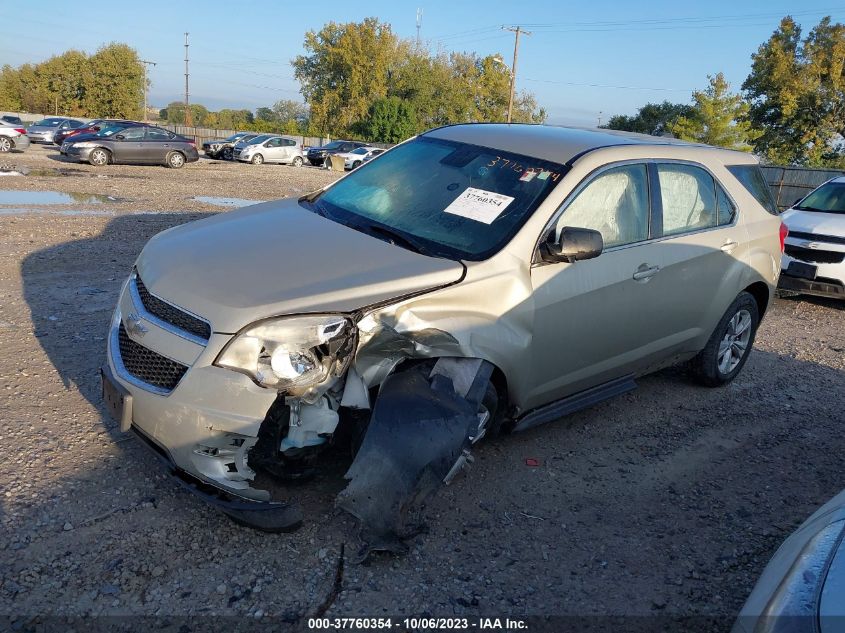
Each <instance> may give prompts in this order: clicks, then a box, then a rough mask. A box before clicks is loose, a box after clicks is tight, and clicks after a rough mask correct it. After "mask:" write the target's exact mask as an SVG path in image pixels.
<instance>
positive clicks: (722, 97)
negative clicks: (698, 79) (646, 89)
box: [669, 73, 760, 152]
mask: <svg viewBox="0 0 845 633" xmlns="http://www.w3.org/2000/svg"><path fill="white" fill-rule="evenodd" d="M708 79H709V80H710V85H709V86H708V87H707V88H706V89H704V90H700V91H696V92H693V93H692V99H693V102H694V103H695V105H694V106H693V109H692V112H691V113H690V114H689V115H687V116H681V117H678V118H677V119H676V120H675V122H674V123H670V124H669V131H670V132H672V133H673V134H674V135H675V136H677V137H678V138H680V139H683V140H685V141H694V142H696V143H705V144H707V145H715V146H717V147H727V148H729V149H736V150H741V151H744V152H750V151H751V149H752V147H751V143H752V142H753V141H754V140H755V139H756V138H757V137H759V136H760V133H759V132H757V131H756V130H753V129H752V128H751V123H750V122H749V121H748V120H747V116H748V104H747V103H745V102H744V101H743V100H742V97H741V96H739V95H737V94H732V93H731V92H730V84H728V82H727V81H726V80H725V76H724V75H723V74H722V73H719V74H718V75H716V76H715V77H711V76H708Z"/></svg>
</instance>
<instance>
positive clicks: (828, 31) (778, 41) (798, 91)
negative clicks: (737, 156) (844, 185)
mask: <svg viewBox="0 0 845 633" xmlns="http://www.w3.org/2000/svg"><path fill="white" fill-rule="evenodd" d="M751 59H752V65H751V72H750V74H749V75H748V77H747V78H746V80H745V82H744V83H743V84H742V88H743V91H744V93H745V97H746V99H747V100H748V102H749V104H750V110H749V114H748V118H749V120H750V121H751V123H752V124H753V125H754V126H755V127H756V128H759V129H760V130H761V131H762V134H761V136H760V137H759V138H758V139H757V140H756V141H755V144H754V147H755V150H756V151H757V152H759V153H760V154H762V155H763V156H765V157H766V158H767V159H768V160H770V161H772V162H775V163H781V164H802V165H810V166H825V165H834V166H835V165H841V164H842V162H843V160H845V156H844V155H843V152H842V147H841V141H842V137H843V135H845V75H844V74H843V64H844V63H845V26H843V25H842V24H833V23H832V22H831V20H830V18H829V17H826V18H824V19H822V20H821V22H819V24H818V25H817V26H816V27H815V28H814V29H813V30H812V31H811V32H810V34H809V35H808V36H807V37H806V38H804V39H803V40H802V39H801V27H800V26H799V25H798V24H796V22H795V21H794V20H793V19H792V18H791V17H789V16H787V17H785V18H783V20H781V22H780V25H779V26H778V28H777V29H776V30H775V31H774V33H772V35H771V37H770V38H769V39H768V40H767V41H766V42H764V43H763V44H762V45H761V46H760V47H759V48H758V49H757V52H756V53H754V54H753V55H752V56H751Z"/></svg>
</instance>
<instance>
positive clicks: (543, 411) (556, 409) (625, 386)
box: [513, 374, 637, 432]
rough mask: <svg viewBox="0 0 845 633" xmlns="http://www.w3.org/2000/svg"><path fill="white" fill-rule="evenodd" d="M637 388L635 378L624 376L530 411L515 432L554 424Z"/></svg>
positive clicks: (517, 425) (517, 424) (519, 421)
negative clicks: (567, 416) (554, 421)
mask: <svg viewBox="0 0 845 633" xmlns="http://www.w3.org/2000/svg"><path fill="white" fill-rule="evenodd" d="M636 388H637V383H636V382H634V376H633V375H630V374H629V375H628V376H622V377H621V378H616V379H615V380H611V381H610V382H606V383H604V384H602V385H598V386H596V387H591V388H590V389H585V390H584V391H579V392H578V393H576V394H572V395H571V396H567V397H566V398H563V399H562V400H556V401H555V402H552V403H550V404H547V405H544V406H542V407H539V408H537V409H534V410H532V411H529V412H528V413H526V414H525V415H524V416H522V417H521V418H519V420H517V422H516V425H514V427H513V430H514V432H516V431H524V430H526V429H531V428H534V427H535V426H539V425H540V424H545V423H546V422H552V421H553V420H557V419H559V418H562V417H563V416H565V415H569V414H570V413H575V412H576V411H580V410H581V409H586V408H587V407H592V406H593V405H595V404H598V403H599V402H602V401H604V400H607V399H609V398H614V397H616V396H621V395H622V394H623V393H627V392H629V391H633V390H634V389H636Z"/></svg>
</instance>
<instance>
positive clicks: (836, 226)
mask: <svg viewBox="0 0 845 633" xmlns="http://www.w3.org/2000/svg"><path fill="white" fill-rule="evenodd" d="M783 221H784V222H785V223H786V225H787V226H788V227H789V235H788V236H787V238H786V250H785V252H784V255H783V260H782V262H781V268H782V270H781V277H780V283H779V284H778V286H779V287H780V288H783V289H785V290H795V291H798V292H802V293H805V294H809V295H818V296H822V297H832V298H835V299H845V176H840V177H839V178H834V179H833V180H828V181H827V182H826V183H824V184H823V185H822V186H821V187H819V188H818V189H816V190H814V191H812V192H811V193H810V194H809V195H808V196H806V197H805V198H803V199H802V200H799V201H798V202H797V203H795V206H793V207H792V208H791V209H789V210H787V211H785V212H784V214H783Z"/></svg>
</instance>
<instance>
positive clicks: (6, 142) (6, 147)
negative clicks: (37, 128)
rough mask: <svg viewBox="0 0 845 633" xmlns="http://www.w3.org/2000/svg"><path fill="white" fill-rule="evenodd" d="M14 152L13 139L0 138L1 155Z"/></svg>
mask: <svg viewBox="0 0 845 633" xmlns="http://www.w3.org/2000/svg"><path fill="white" fill-rule="evenodd" d="M11 151H12V139H10V138H9V137H8V136H0V154H5V153H6V152H11Z"/></svg>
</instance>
